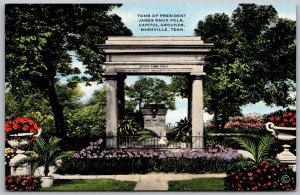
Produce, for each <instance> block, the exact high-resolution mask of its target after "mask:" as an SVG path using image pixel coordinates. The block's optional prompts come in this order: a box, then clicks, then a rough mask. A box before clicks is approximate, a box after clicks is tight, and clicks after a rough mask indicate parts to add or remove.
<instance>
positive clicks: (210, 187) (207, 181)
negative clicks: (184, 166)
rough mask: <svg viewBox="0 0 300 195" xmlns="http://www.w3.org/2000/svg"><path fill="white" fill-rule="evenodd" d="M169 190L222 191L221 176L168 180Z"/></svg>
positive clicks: (222, 180) (222, 181)
mask: <svg viewBox="0 0 300 195" xmlns="http://www.w3.org/2000/svg"><path fill="white" fill-rule="evenodd" d="M169 191H224V179H223V178H201V179H192V180H183V181H169Z"/></svg>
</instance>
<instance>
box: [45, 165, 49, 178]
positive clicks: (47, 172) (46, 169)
mask: <svg viewBox="0 0 300 195" xmlns="http://www.w3.org/2000/svg"><path fill="white" fill-rule="evenodd" d="M44 174H45V176H46V177H47V176H48V174H49V165H48V164H45V170H44Z"/></svg>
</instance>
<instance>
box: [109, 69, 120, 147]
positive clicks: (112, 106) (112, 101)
mask: <svg viewBox="0 0 300 195" xmlns="http://www.w3.org/2000/svg"><path fill="white" fill-rule="evenodd" d="M106 80H107V84H106V85H107V95H106V148H117V146H118V143H117V127H118V101H117V77H116V75H107V76H106Z"/></svg>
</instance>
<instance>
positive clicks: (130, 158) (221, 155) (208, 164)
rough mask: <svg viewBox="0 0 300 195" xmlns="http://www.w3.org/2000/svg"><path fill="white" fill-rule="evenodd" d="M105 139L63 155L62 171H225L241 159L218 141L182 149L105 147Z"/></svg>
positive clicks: (88, 172)
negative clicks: (214, 144)
mask: <svg viewBox="0 0 300 195" xmlns="http://www.w3.org/2000/svg"><path fill="white" fill-rule="evenodd" d="M101 144H102V140H99V141H98V142H94V143H91V145H90V146H88V147H87V148H85V149H83V150H81V151H79V152H77V153H75V154H74V156H73V158H65V159H63V162H62V166H61V167H60V168H59V170H58V172H59V173H67V174H121V173H122V174H127V173H147V172H151V171H156V172H178V173H179V172H188V173H203V172H222V171H225V170H226V169H227V168H228V167H229V166H230V165H231V164H232V163H233V162H236V161H237V160H238V157H239V154H238V153H237V152H236V151H235V150H233V149H231V148H225V147H223V146H220V145H216V146H214V147H211V148H209V149H208V151H201V150H195V151H192V150H182V151H179V152H172V151H169V150H132V149H122V150H117V149H115V150H102V145H101Z"/></svg>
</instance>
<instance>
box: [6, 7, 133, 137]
mask: <svg viewBox="0 0 300 195" xmlns="http://www.w3.org/2000/svg"><path fill="white" fill-rule="evenodd" d="M117 6H120V5H111V4H97V5H93V4H62V5H54V4H14V5H12V4H8V5H6V13H5V30H6V31H5V44H6V47H5V66H6V77H5V80H6V82H7V83H8V84H9V85H10V86H12V87H13V88H15V89H18V88H19V87H20V86H22V85H23V83H24V81H29V82H30V84H31V87H32V88H35V89H39V90H40V92H41V93H45V94H47V96H48V99H49V102H50V105H51V109H52V112H53V115H54V119H55V126H56V131H57V134H58V135H60V136H63V135H64V129H65V124H64V114H63V108H62V105H61V103H60V102H59V100H58V98H57V92H56V90H57V89H56V87H55V86H56V85H55V84H56V82H57V80H58V78H59V77H58V76H68V75H74V74H79V73H80V70H79V69H78V68H72V67H71V57H70V55H71V52H70V51H74V52H75V54H76V57H77V58H78V59H79V60H80V61H82V62H83V63H84V65H86V71H85V73H87V74H89V75H91V77H89V78H87V77H83V80H85V81H88V80H94V81H98V82H102V73H103V68H102V65H101V64H103V60H104V56H103V55H102V53H100V52H99V51H98V49H97V47H96V45H95V44H97V43H98V44H100V43H104V40H105V39H106V38H107V36H115V35H119V36H122V35H131V34H132V33H131V31H130V30H129V29H128V28H126V27H125V26H124V24H123V23H122V21H121V18H120V17H119V16H117V15H115V14H111V13H110V11H111V10H112V9H113V8H115V7H117ZM79 80H80V78H79V77H78V76H75V77H73V78H72V79H70V82H69V84H72V85H73V86H74V83H75V84H76V82H74V81H79ZM75 86H76V85H75Z"/></svg>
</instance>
